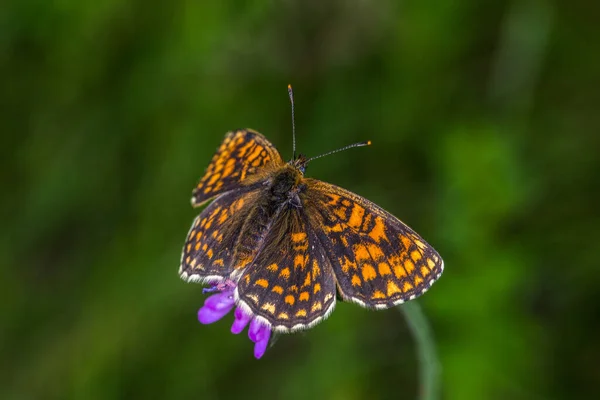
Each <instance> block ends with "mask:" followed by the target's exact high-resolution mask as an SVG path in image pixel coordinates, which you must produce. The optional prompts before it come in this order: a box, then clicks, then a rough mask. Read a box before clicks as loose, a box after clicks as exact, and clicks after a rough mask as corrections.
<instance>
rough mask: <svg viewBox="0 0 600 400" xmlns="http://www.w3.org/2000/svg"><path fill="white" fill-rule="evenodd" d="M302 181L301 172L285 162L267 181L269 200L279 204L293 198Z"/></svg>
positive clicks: (296, 194)
mask: <svg viewBox="0 0 600 400" xmlns="http://www.w3.org/2000/svg"><path fill="white" fill-rule="evenodd" d="M301 182H302V173H301V172H300V171H299V170H298V169H297V168H296V167H295V166H293V165H290V164H287V165H285V166H283V167H282V168H281V169H280V170H279V171H277V172H276V173H275V174H274V176H273V178H272V179H271V180H270V181H269V192H270V194H271V196H270V198H271V201H273V202H274V203H276V205H281V204H282V203H285V202H287V201H290V200H295V198H296V197H297V196H298V192H299V189H300V186H301Z"/></svg>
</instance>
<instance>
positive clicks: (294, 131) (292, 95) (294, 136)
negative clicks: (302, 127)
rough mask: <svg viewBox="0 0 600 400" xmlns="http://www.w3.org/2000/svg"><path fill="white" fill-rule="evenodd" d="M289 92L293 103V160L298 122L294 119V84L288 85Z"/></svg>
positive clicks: (293, 158) (293, 157)
mask: <svg viewBox="0 0 600 400" xmlns="http://www.w3.org/2000/svg"><path fill="white" fill-rule="evenodd" d="M288 94H289V96H290V102H291V103H292V152H293V156H292V160H295V159H296V122H295V121H294V91H293V90H292V85H288Z"/></svg>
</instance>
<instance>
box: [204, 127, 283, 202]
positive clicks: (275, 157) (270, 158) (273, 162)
mask: <svg viewBox="0 0 600 400" xmlns="http://www.w3.org/2000/svg"><path fill="white" fill-rule="evenodd" d="M283 164H284V162H283V160H282V159H281V156H280V155H279V153H278V152H277V149H275V147H274V146H273V145H272V144H271V143H270V142H269V141H268V140H267V139H266V138H265V137H264V136H263V135H261V134H260V133H258V132H255V131H252V130H249V129H244V130H237V131H234V132H229V133H228V134H227V135H225V139H224V140H223V143H221V146H220V147H219V148H218V149H217V152H216V153H215V155H214V156H213V158H212V161H211V162H210V164H209V166H208V168H207V169H206V173H205V174H204V176H203V177H202V179H201V180H200V183H198V185H197V186H196V188H195V189H194V192H193V196H192V204H193V205H194V206H200V205H202V204H204V203H205V202H206V201H208V200H210V199H212V198H214V197H215V196H217V195H219V194H221V193H225V192H229V191H231V190H236V189H240V188H242V187H245V186H249V185H252V184H254V183H256V182H257V181H260V180H261V179H264V178H265V176H266V175H268V173H269V171H272V170H273V169H274V168H277V167H281V166H282V165H283Z"/></svg>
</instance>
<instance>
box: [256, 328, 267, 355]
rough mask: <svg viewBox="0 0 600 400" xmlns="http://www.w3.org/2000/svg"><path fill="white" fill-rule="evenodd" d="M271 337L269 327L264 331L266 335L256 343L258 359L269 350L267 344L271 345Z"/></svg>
mask: <svg viewBox="0 0 600 400" xmlns="http://www.w3.org/2000/svg"><path fill="white" fill-rule="evenodd" d="M270 337H271V330H270V329H268V328H267V330H266V332H265V333H264V337H263V338H262V339H260V340H259V341H258V342H256V344H255V345H254V357H256V358H257V359H259V358H261V357H262V356H263V355H264V354H265V352H266V351H267V346H268V345H269V338H270Z"/></svg>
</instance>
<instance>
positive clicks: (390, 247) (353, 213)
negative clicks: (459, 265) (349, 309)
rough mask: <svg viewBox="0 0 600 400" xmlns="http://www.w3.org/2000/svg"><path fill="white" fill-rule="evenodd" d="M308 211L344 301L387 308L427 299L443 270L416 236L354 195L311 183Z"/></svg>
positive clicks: (306, 201)
mask: <svg viewBox="0 0 600 400" xmlns="http://www.w3.org/2000/svg"><path fill="white" fill-rule="evenodd" d="M305 182H306V185H307V190H306V192H305V193H304V197H303V198H302V203H303V206H304V208H305V210H306V213H307V215H308V216H309V217H310V223H311V225H312V226H313V227H314V228H315V229H314V231H315V232H316V233H317V236H318V237H319V239H320V240H321V242H322V243H323V247H324V248H325V250H326V252H327V256H328V259H329V261H330V263H331V265H332V267H333V271H334V273H335V277H336V280H337V285H338V290H339V292H340V294H341V296H342V298H343V299H344V300H349V301H352V302H355V303H358V304H360V305H362V306H364V307H367V308H376V309H384V308H389V307H392V306H394V305H397V304H401V303H403V302H405V301H407V300H412V299H414V298H415V297H417V296H420V295H421V294H423V293H424V292H425V291H426V290H427V289H429V287H430V286H431V285H432V284H433V282H435V281H436V280H437V279H438V278H439V277H440V275H441V274H442V271H443V269H444V262H443V261H442V258H441V257H440V255H439V254H438V253H437V252H436V251H435V250H434V249H433V247H431V246H430V245H429V244H427V242H425V240H423V239H422V238H421V237H420V236H419V235H418V234H417V233H416V232H415V231H413V230H412V229H411V228H409V227H408V226H407V225H406V224H404V223H403V222H401V221H400V220H399V219H397V218H396V217H394V216H393V215H391V214H390V213H388V212H387V211H385V210H383V209H382V208H381V207H379V206H377V205H376V204H374V203H372V202H370V201H369V200H367V199H365V198H363V197H360V196H358V195H356V194H354V193H352V192H349V191H347V190H345V189H342V188H340V187H338V186H335V185H331V184H328V183H325V182H321V181H318V180H314V179H306V180H305Z"/></svg>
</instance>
